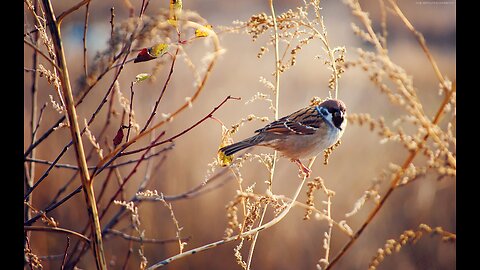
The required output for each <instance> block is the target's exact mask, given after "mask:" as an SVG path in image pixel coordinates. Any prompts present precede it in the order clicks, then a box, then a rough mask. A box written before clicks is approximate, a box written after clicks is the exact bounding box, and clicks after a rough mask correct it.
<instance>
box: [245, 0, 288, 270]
mask: <svg viewBox="0 0 480 270" xmlns="http://www.w3.org/2000/svg"><path fill="white" fill-rule="evenodd" d="M269 4H270V11H271V13H272V19H273V31H274V41H275V44H274V46H275V120H278V111H279V100H280V56H279V50H278V25H277V16H276V15H275V8H274V7H273V0H269ZM277 155H278V153H277V150H274V152H273V161H272V168H270V178H269V181H268V190H269V191H272V184H273V176H274V174H275V167H276V164H277V162H276V161H277ZM267 208H268V204H266V205H265V206H264V207H263V211H262V215H261V217H260V221H259V223H258V226H261V225H262V223H263V219H264V217H265V214H266V213H267ZM242 227H243V226H242ZM258 234H259V232H257V233H255V234H254V235H253V239H252V244H251V245H250V249H249V251H248V259H247V270H250V265H251V263H252V259H253V251H254V250H255V244H256V243H257V239H258Z"/></svg>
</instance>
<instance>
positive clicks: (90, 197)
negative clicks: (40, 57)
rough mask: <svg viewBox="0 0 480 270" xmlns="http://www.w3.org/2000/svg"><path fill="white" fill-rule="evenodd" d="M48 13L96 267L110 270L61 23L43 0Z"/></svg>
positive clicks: (49, 4)
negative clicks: (72, 87) (90, 231)
mask: <svg viewBox="0 0 480 270" xmlns="http://www.w3.org/2000/svg"><path fill="white" fill-rule="evenodd" d="M42 1H43V6H44V8H45V12H46V18H47V21H48V22H50V23H49V24H48V25H49V28H50V33H51V35H52V41H53V44H54V46H55V53H56V55H57V64H58V66H59V67H60V70H59V74H60V81H61V85H62V92H63V96H64V98H65V107H66V111H67V118H68V123H69V128H70V133H71V136H72V140H73V145H74V148H75V156H76V160H77V163H78V167H79V169H80V178H81V180H82V187H83V190H84V193H85V200H86V203H87V208H88V215H89V218H90V226H91V229H92V235H93V241H92V244H93V250H94V257H95V262H96V265H97V269H107V264H106V260H105V253H104V250H103V241H102V232H101V228H100V220H99V218H98V210H97V205H96V201H95V194H94V190H93V182H92V180H91V179H90V174H89V172H88V167H87V162H86V158H85V152H84V148H83V143H82V137H81V134H80V127H79V124H78V119H77V112H76V110H75V102H74V100H73V94H72V89H71V85H70V78H69V76H68V69H67V62H66V59H65V53H64V50H63V44H62V39H61V34H60V26H59V24H58V22H57V20H56V17H55V15H54V13H53V7H52V3H51V2H50V1H49V0H42Z"/></svg>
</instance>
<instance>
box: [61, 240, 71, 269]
mask: <svg viewBox="0 0 480 270" xmlns="http://www.w3.org/2000/svg"><path fill="white" fill-rule="evenodd" d="M69 247H70V237H68V236H67V246H66V247H65V252H64V255H63V259H62V266H61V268H60V269H61V270H63V269H64V268H65V262H66V259H67V254H68V248H69Z"/></svg>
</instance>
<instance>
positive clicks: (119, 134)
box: [113, 127, 123, 147]
mask: <svg viewBox="0 0 480 270" xmlns="http://www.w3.org/2000/svg"><path fill="white" fill-rule="evenodd" d="M122 140H123V127H120V128H119V129H118V131H117V135H115V138H113V146H114V147H117V145H119V144H121V143H122Z"/></svg>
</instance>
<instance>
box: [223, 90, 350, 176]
mask: <svg viewBox="0 0 480 270" xmlns="http://www.w3.org/2000/svg"><path fill="white" fill-rule="evenodd" d="M345 117H346V107H345V104H344V103H343V102H342V101H341V100H338V99H327V100H325V101H323V102H322V103H320V104H318V105H314V106H309V107H306V108H303V109H301V110H298V111H296V112H294V113H292V114H290V115H288V116H285V117H282V118H280V119H278V120H276V121H274V122H272V123H270V124H268V125H266V126H265V127H263V128H261V129H258V130H256V131H255V133H257V134H256V135H254V136H252V137H250V138H247V139H245V140H243V141H240V142H237V143H234V144H231V145H228V146H225V147H222V148H220V149H219V151H221V152H223V153H224V154H225V155H226V156H230V155H232V154H234V153H236V152H238V151H240V150H242V149H245V148H249V147H252V146H256V145H259V146H267V147H270V148H273V149H275V150H277V151H279V152H280V153H281V154H282V155H283V156H285V157H287V158H289V159H290V160H291V161H293V162H295V163H296V164H297V165H298V166H299V168H300V170H301V171H302V172H303V173H305V174H306V175H307V177H309V175H310V173H311V170H310V169H309V168H307V167H306V166H305V165H303V164H302V162H301V161H300V159H305V158H312V157H316V156H317V155H318V154H320V153H321V152H322V151H323V150H325V149H327V148H329V147H330V146H332V145H334V144H335V143H336V142H337V141H338V140H339V139H340V138H341V137H342V135H343V132H344V131H345V127H346V126H347V119H346V118H345Z"/></svg>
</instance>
